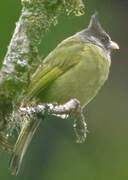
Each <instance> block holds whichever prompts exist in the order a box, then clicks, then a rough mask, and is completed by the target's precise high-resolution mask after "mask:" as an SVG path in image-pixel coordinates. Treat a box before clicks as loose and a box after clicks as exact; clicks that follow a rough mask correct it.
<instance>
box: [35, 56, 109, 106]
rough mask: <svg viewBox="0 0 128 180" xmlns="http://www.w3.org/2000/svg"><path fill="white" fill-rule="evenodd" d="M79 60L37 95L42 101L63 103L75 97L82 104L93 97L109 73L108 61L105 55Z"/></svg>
mask: <svg viewBox="0 0 128 180" xmlns="http://www.w3.org/2000/svg"><path fill="white" fill-rule="evenodd" d="M84 58H85V57H83V60H81V61H80V63H79V64H77V65H76V66H75V67H73V68H71V69H70V70H68V71H67V72H66V73H64V74H62V75H61V76H60V77H59V78H57V79H56V80H55V81H54V82H53V83H52V84H51V85H49V86H48V87H47V88H46V89H45V90H43V91H41V92H40V93H39V95H38V97H39V101H40V102H42V103H44V102H45V103H47V102H57V103H59V104H63V103H65V102H67V101H68V100H70V99H72V98H77V99H78V100H79V101H80V103H81V105H82V106H85V105H86V104H88V103H89V102H90V100H92V99H93V97H94V96H95V95H96V94H97V92H98V90H99V89H100V88H101V86H102V85H103V84H104V82H105V80H106V79H107V77H108V74H109V62H108V60H107V59H106V58H105V56H102V57H101V56H100V55H98V56H97V55H96V56H95V58H94V54H93V58H92V57H91V56H89V57H87V56H86V59H84Z"/></svg>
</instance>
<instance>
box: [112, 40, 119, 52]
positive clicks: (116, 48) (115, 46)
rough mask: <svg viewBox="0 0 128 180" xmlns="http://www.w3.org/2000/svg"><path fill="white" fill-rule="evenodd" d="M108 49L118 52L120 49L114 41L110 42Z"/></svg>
mask: <svg viewBox="0 0 128 180" xmlns="http://www.w3.org/2000/svg"><path fill="white" fill-rule="evenodd" d="M110 48H111V49H113V50H119V49H120V47H119V45H118V44H117V43H116V42H114V41H110Z"/></svg>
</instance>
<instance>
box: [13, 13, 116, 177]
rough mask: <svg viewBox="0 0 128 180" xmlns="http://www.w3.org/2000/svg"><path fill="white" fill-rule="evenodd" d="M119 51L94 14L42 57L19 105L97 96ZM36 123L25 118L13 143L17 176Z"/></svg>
mask: <svg viewBox="0 0 128 180" xmlns="http://www.w3.org/2000/svg"><path fill="white" fill-rule="evenodd" d="M112 50H119V45H118V44H117V43H116V42H114V41H112V40H111V38H110V36H109V35H108V34H107V33H106V32H105V30H104V29H103V28H102V26H101V24H100V22H99V21H98V13H94V14H93V15H92V16H91V18H90V22H89V25H88V27H87V28H86V29H83V30H81V31H80V32H77V33H75V34H74V35H72V36H70V37H68V38H67V39H65V40H63V41H62V42H61V43H60V44H59V45H57V47H56V48H55V49H54V50H53V51H52V52H51V53H50V54H49V55H48V56H47V57H46V58H45V59H44V60H43V63H42V65H41V66H39V68H37V70H36V72H35V73H34V75H33V76H32V79H31V82H30V84H29V86H28V91H27V93H26V95H25V98H24V100H23V103H22V105H23V106H24V107H28V106H30V105H31V102H32V101H33V99H36V103H37V104H39V103H54V102H56V103H57V104H64V103H66V102H68V101H69V100H70V99H73V98H76V99H77V100H78V101H79V102H80V105H81V107H83V108H85V107H86V106H87V104H88V103H89V102H90V101H91V100H92V99H93V98H94V97H95V96H96V94H97V93H98V91H99V90H100V89H101V87H102V86H103V84H104V83H105V81H106V80H107V79H108V75H109V72H110V66H111V51H112ZM38 125H39V123H38V122H37V121H35V120H33V121H32V120H31V121H28V124H27V125H25V126H24V127H23V129H22V130H21V133H20V134H19V137H18V140H17V142H16V144H15V146H14V149H13V153H12V157H11V161H10V169H11V171H12V173H13V174H15V175H17V174H18V172H19V169H20V167H21V163H22V160H23V157H24V155H25V153H26V150H27V148H28V145H29V143H30V141H31V139H32V136H33V134H34V132H35V131H36V129H37V127H38Z"/></svg>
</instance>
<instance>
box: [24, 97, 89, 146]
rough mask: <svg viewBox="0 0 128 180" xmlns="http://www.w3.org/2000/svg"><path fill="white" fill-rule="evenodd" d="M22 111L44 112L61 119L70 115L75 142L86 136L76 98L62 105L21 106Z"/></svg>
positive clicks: (80, 108) (80, 141) (84, 124)
mask: <svg viewBox="0 0 128 180" xmlns="http://www.w3.org/2000/svg"><path fill="white" fill-rule="evenodd" d="M21 111H22V112H25V111H26V112H27V113H28V114H31V115H32V114H36V115H37V117H38V116H40V117H41V116H43V117H45V114H49V115H50V114H53V115H55V116H59V117H61V118H62V119H67V118H69V117H71V118H72V119H73V120H74V124H73V128H74V131H75V134H76V138H77V142H78V143H82V142H84V141H85V138H86V136H87V124H86V121H85V117H84V115H83V108H82V107H81V106H80V102H79V101H78V100H77V99H71V100H70V101H68V102H67V103H65V104H63V105H58V104H42V105H41V104H40V105H38V106H36V107H26V108H21Z"/></svg>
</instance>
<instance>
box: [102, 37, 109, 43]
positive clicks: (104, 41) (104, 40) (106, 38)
mask: <svg viewBox="0 0 128 180" xmlns="http://www.w3.org/2000/svg"><path fill="white" fill-rule="evenodd" d="M101 41H102V42H103V43H107V42H108V41H109V38H108V37H107V36H103V37H102V38H101Z"/></svg>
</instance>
